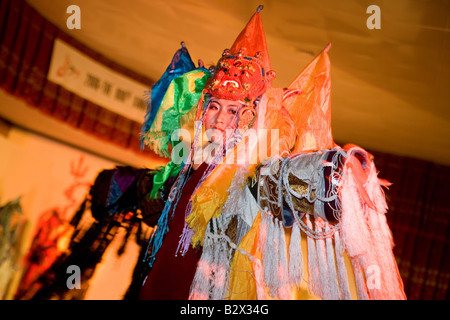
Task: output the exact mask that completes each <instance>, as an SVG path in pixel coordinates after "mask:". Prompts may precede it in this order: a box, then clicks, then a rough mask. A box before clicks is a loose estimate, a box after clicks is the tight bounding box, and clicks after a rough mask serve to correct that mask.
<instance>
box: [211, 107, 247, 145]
mask: <svg viewBox="0 0 450 320" xmlns="http://www.w3.org/2000/svg"><path fill="white" fill-rule="evenodd" d="M240 105H241V104H240V102H238V101H233V100H225V99H218V98H211V101H210V103H209V105H208V110H207V111H206V115H205V131H206V136H207V137H208V140H209V141H211V142H212V141H214V142H216V143H220V142H221V139H223V137H224V134H225V130H226V129H228V128H230V127H232V126H233V125H234V124H235V123H236V115H237V112H238V110H239V107H240Z"/></svg>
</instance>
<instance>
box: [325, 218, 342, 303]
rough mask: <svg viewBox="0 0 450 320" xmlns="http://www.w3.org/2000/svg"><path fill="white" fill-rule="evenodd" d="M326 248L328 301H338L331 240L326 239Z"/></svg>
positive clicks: (326, 228) (337, 286) (338, 293)
mask: <svg viewBox="0 0 450 320" xmlns="http://www.w3.org/2000/svg"><path fill="white" fill-rule="evenodd" d="M325 230H326V231H328V230H329V227H328V224H326V225H325ZM325 243H326V248H327V263H328V278H329V289H330V299H331V300H339V299H340V296H341V294H340V291H339V284H338V282H337V275H336V262H335V259H334V249H333V239H332V238H331V237H328V238H327V239H326V240H325Z"/></svg>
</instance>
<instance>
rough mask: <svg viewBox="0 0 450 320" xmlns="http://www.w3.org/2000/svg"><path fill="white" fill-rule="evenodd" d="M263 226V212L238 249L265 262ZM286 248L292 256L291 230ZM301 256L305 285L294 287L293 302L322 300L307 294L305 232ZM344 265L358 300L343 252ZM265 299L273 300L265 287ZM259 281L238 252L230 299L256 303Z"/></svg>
mask: <svg viewBox="0 0 450 320" xmlns="http://www.w3.org/2000/svg"><path fill="white" fill-rule="evenodd" d="M260 226H261V213H258V215H257V216H256V218H255V221H254V222H253V225H252V227H251V229H250V230H249V232H248V233H247V234H246V235H245V236H244V237H243V239H242V241H241V243H240V245H239V248H240V249H243V250H245V251H246V252H249V253H251V255H252V256H253V257H255V258H257V259H262V253H261V251H260V250H258V248H257V245H258V240H259V230H260ZM285 230H286V233H285V236H286V247H287V251H288V252H287V254H288V257H289V249H288V248H289V243H290V234H291V229H290V228H289V229H288V228H286V229H285ZM301 246H302V253H303V282H302V284H301V285H300V288H297V287H294V286H293V287H292V290H291V292H292V297H291V298H292V299H294V300H320V299H321V298H320V297H318V296H316V295H313V294H310V293H309V291H308V279H309V276H308V259H307V257H308V245H307V240H306V235H305V234H304V233H303V232H302V242H301ZM344 260H345V265H346V268H347V274H348V280H349V287H350V293H351V296H352V299H354V300H356V299H357V293H356V284H355V278H354V274H353V268H352V264H351V261H350V258H349V257H348V255H347V254H345V253H344ZM265 292H266V299H268V300H270V299H274V298H273V297H271V296H270V295H269V290H268V289H267V288H266V290H265ZM257 298H258V297H257V293H256V282H255V270H254V268H253V264H252V262H251V261H250V259H249V257H248V256H246V255H244V254H241V253H240V252H239V251H236V253H235V255H234V258H233V261H232V263H231V272H230V295H229V297H228V299H230V300H256V299H257Z"/></svg>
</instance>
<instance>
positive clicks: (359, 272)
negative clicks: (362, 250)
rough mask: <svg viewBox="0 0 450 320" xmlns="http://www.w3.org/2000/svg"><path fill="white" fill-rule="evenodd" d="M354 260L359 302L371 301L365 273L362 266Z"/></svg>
mask: <svg viewBox="0 0 450 320" xmlns="http://www.w3.org/2000/svg"><path fill="white" fill-rule="evenodd" d="M356 260H357V259H352V266H353V272H354V274H355V282H356V291H357V293H358V299H359V300H369V294H368V292H367V286H366V281H365V279H364V273H363V269H362V267H361V265H360V264H359V263H358V262H357V261H356Z"/></svg>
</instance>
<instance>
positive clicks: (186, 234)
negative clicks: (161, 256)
mask: <svg viewBox="0 0 450 320" xmlns="http://www.w3.org/2000/svg"><path fill="white" fill-rule="evenodd" d="M193 235H194V231H193V230H192V229H191V228H189V226H188V224H187V223H186V222H185V223H184V228H183V232H182V233H181V236H180V241H178V247H177V251H176V254H175V256H176V255H178V253H181V255H182V256H184V255H185V254H186V252H187V251H188V250H189V247H190V245H191V239H192V236H193Z"/></svg>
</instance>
